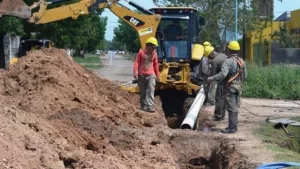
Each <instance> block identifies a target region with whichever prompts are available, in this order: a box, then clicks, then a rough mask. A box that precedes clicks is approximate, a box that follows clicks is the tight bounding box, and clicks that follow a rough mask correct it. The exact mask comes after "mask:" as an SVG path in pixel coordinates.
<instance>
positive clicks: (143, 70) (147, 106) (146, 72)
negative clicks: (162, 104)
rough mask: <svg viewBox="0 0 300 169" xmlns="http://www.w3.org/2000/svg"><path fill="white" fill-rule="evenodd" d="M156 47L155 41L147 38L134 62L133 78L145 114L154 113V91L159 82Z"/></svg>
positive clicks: (152, 38)
mask: <svg viewBox="0 0 300 169" xmlns="http://www.w3.org/2000/svg"><path fill="white" fill-rule="evenodd" d="M157 47H158V42H157V39H156V38H154V37H151V38H149V39H148V40H147V41H146V48H145V49H141V50H140V51H139V53H138V54H137V56H136V59H135V62H134V69H133V76H134V78H135V79H138V85H139V88H140V103H141V109H142V110H144V111H147V112H155V110H154V91H155V84H156V80H157V81H159V70H158V58H157V53H156V49H157Z"/></svg>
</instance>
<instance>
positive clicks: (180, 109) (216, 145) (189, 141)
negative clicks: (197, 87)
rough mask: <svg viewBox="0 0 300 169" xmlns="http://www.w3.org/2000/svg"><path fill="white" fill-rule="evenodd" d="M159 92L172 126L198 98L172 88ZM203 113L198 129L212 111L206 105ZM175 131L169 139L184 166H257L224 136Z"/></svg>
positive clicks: (190, 168)
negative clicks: (206, 108)
mask: <svg viewBox="0 0 300 169" xmlns="http://www.w3.org/2000/svg"><path fill="white" fill-rule="evenodd" d="M156 94H157V95H159V97H160V100H161V103H162V109H163V111H164V115H165V117H166V120H167V124H168V127H169V128H171V129H179V128H180V125H181V123H182V122H183V120H184V118H185V116H186V114H187V112H188V110H189V108H190V106H191V105H192V103H193V101H194V98H190V97H189V96H188V95H187V94H186V93H184V92H180V91H177V90H172V89H169V90H164V91H159V92H157V93H156ZM200 113H201V114H199V117H198V119H197V122H196V124H195V127H194V129H196V128H197V129H199V127H201V125H202V124H203V123H204V122H205V120H206V119H207V117H208V116H209V114H210V112H208V111H207V110H205V109H202V110H201V112H200ZM172 131H176V132H177V133H174V134H169V137H168V139H167V142H168V144H169V145H170V147H171V149H172V150H171V151H172V152H173V156H174V157H175V158H176V159H177V160H176V161H177V164H178V165H179V168H181V169H224V168H236V169H248V168H249V169H250V168H255V164H253V163H251V162H249V161H247V158H246V157H244V156H242V155H241V154H240V153H239V151H238V149H237V148H236V145H235V144H234V143H232V141H230V140H228V139H226V138H224V137H219V136H213V135H209V134H208V135H205V134H201V133H200V132H193V131H187V130H172ZM170 135H171V136H170ZM160 139H161V138H160Z"/></svg>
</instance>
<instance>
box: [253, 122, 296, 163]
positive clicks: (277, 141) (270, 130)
mask: <svg viewBox="0 0 300 169" xmlns="http://www.w3.org/2000/svg"><path fill="white" fill-rule="evenodd" d="M297 120H298V121H300V118H298V119H297ZM273 126H274V123H269V124H262V125H261V127H260V128H259V129H257V131H256V134H257V136H258V137H260V138H261V139H262V140H263V142H264V143H265V144H266V147H267V148H268V149H269V150H271V151H272V152H273V153H274V154H275V158H276V160H277V161H290V162H300V127H294V126H288V127H287V130H288V131H289V132H290V133H291V134H292V136H293V138H291V137H288V136H287V135H286V133H285V132H284V130H283V129H282V128H280V129H275V128H274V127H273Z"/></svg>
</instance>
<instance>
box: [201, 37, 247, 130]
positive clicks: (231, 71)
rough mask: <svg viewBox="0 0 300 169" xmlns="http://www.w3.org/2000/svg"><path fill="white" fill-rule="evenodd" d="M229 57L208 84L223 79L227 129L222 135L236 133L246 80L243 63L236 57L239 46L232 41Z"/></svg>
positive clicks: (229, 47) (245, 70)
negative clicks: (240, 101)
mask: <svg viewBox="0 0 300 169" xmlns="http://www.w3.org/2000/svg"><path fill="white" fill-rule="evenodd" d="M228 49H229V57H228V58H227V59H226V60H225V62H224V63H223V64H222V68H221V72H219V73H218V74H217V75H215V76H212V77H209V78H208V79H207V81H208V82H212V81H222V80H223V79H225V82H226V83H225V87H224V89H225V107H226V110H227V111H228V127H226V128H225V129H224V130H222V133H235V132H237V131H238V128H237V125H238V101H239V97H240V95H241V92H242V86H243V83H244V81H245V80H246V78H247V69H246V64H245V62H244V61H243V60H242V59H241V58H239V57H238V53H239V50H240V45H239V43H238V42H237V41H232V42H230V43H229V45H228Z"/></svg>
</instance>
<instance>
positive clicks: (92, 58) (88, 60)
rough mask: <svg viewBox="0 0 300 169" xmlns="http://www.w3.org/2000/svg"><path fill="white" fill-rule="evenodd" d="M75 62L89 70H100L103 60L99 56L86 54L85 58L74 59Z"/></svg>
mask: <svg viewBox="0 0 300 169" xmlns="http://www.w3.org/2000/svg"><path fill="white" fill-rule="evenodd" d="M73 59H74V61H75V62H77V63H79V64H81V65H83V66H85V67H86V68H89V69H99V68H101V67H102V64H101V60H100V58H99V56H98V55H93V54H86V55H85V58H82V57H73Z"/></svg>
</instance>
